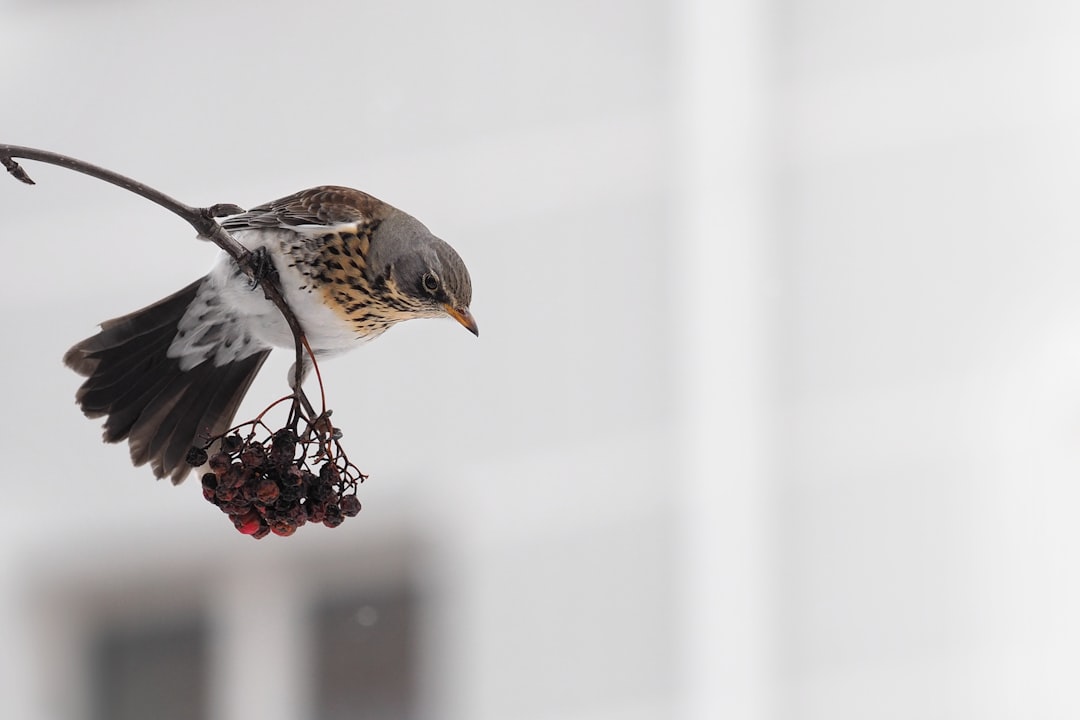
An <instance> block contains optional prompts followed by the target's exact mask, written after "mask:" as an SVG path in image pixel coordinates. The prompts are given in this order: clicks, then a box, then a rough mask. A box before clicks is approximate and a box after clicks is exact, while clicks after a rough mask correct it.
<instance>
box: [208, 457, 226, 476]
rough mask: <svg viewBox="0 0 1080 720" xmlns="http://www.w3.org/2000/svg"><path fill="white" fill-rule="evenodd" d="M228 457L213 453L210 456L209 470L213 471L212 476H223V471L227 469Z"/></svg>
mask: <svg viewBox="0 0 1080 720" xmlns="http://www.w3.org/2000/svg"><path fill="white" fill-rule="evenodd" d="M230 463H231V461H230V460H229V456H228V455H226V454H225V453H214V454H213V455H211V456H210V469H211V470H213V471H214V474H215V475H217V476H218V477H221V476H222V475H224V474H225V471H226V470H228V469H229V464H230Z"/></svg>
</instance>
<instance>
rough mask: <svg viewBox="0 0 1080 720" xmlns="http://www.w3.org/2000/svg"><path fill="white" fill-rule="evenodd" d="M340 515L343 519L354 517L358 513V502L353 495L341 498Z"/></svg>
mask: <svg viewBox="0 0 1080 720" xmlns="http://www.w3.org/2000/svg"><path fill="white" fill-rule="evenodd" d="M341 513H342V514H343V515H344V516H345V517H356V516H357V515H358V514H359V513H360V500H359V499H358V498H357V497H356V496H355V495H346V496H345V497H343V498H341Z"/></svg>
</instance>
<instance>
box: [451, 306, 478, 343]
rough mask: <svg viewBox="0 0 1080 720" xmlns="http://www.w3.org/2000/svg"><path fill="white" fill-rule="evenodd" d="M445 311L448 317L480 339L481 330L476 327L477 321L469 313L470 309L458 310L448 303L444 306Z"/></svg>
mask: <svg viewBox="0 0 1080 720" xmlns="http://www.w3.org/2000/svg"><path fill="white" fill-rule="evenodd" d="M443 310H445V311H446V314H447V315H449V316H450V317H452V318H454V319H455V320H457V321H458V322H459V323H461V324H462V326H464V328H465V329H466V330H468V331H469V332H471V333H472V334H473V335H475V336H477V337H480V328H478V327H477V326H476V319H475V318H474V317H473V316H472V313H470V312H469V308H456V307H454V306H453V305H450V304H449V303H447V304H445V305H443Z"/></svg>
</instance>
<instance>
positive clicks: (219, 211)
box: [0, 144, 315, 418]
mask: <svg viewBox="0 0 1080 720" xmlns="http://www.w3.org/2000/svg"><path fill="white" fill-rule="evenodd" d="M15 158H22V159H24V160H35V161H37V162H43V163H48V164H49V165H57V166H59V167H62V168H67V169H68V170H74V171H75V172H78V173H82V174H83V175H89V176H90V177H93V178H97V179H98V180H103V181H105V182H107V183H110V184H112V185H116V186H117V187H121V188H123V189H125V190H127V191H129V192H133V193H135V194H136V195H139V196H141V197H144V198H146V199H147V200H149V201H151V202H153V203H155V204H157V205H160V206H161V207H163V208H165V209H166V210H168V211H169V212H171V213H173V214H174V215H177V216H179V217H180V218H181V219H183V220H185V221H186V222H187V223H188V224H189V225H191V226H192V227H193V228H195V232H197V233H198V234H199V237H202V238H206V239H207V240H209V241H210V242H212V243H214V244H215V245H217V246H218V247H219V248H221V249H222V250H224V251H225V252H227V253H228V254H229V255H230V256H231V257H232V258H233V260H235V261H236V264H237V265H238V266H239V267H240V269H241V270H243V271H244V273H246V274H247V275H248V277H250V278H252V279H253V280H255V281H257V282H258V283H259V284H260V285H261V286H262V289H263V294H264V295H265V296H266V299H267V300H269V301H270V302H272V303H273V304H274V305H275V306H276V307H277V309H278V310H279V311H280V312H281V315H282V317H284V318H285V322H286V323H288V325H289V329H290V330H291V331H292V335H293V342H294V344H295V346H296V365H295V377H294V382H293V385H294V387H293V392H294V395H295V397H296V399H297V400H298V401H299V402H301V403H302V404H303V405H304V409H305V410H306V411H307V412H308V413H309V414H310V415H311V417H312V418H314V417H315V411H314V409H313V408H312V405H311V402H310V401H309V400H308V399H307V396H305V395H304V391H303V390H302V389H301V387H300V385H301V383H302V382H303V368H304V345H305V340H304V330H303V328H301V327H300V321H299V320H297V318H296V315H295V313H293V311H292V309H291V308H290V307H289V305H288V303H286V302H285V297H284V296H283V295H282V293H281V288H280V287H279V286H278V284H277V282H276V281H273V280H270V279H269V278H261V277H259V275H258V273H257V268H256V263H255V262H253V256H252V253H251V252H250V251H249V250H248V249H247V248H245V247H244V246H243V245H241V244H240V243H238V242H237V241H236V240H235V239H234V238H233V237H232V236H231V235H229V233H227V232H226V231H225V229H224V228H223V227H221V224H220V223H218V221H217V220H216V219H215V218H219V217H225V216H227V215H236V214H237V213H242V212H244V210H243V208H241V207H239V206H237V205H230V204H218V205H211V206H210V207H205V208H201V207H192V206H190V205H185V204H184V203H182V202H180V201H178V200H175V199H173V198H171V197H169V196H168V195H166V194H165V193H163V192H161V191H159V190H156V189H154V188H152V187H150V186H149V185H145V184H144V183H141V182H138V181H136V180H132V179H131V178H129V177H126V176H124V175H121V174H119V173H116V172H113V171H112V170H108V169H106V168H103V167H99V166H97V165H92V164H90V163H88V162H84V161H82V160H77V159H75V158H72V157H68V156H66V155H60V154H59V153H54V152H49V151H48V150H38V149H37V148H29V147H20V146H18V145H4V144H0V163H2V164H3V165H4V167H5V168H6V169H7V171H8V172H9V173H11V174H12V175H13V176H14V177H15V179H16V180H19V181H20V182H23V183H26V184H27V185H33V184H34V181H33V180H32V179H31V178H30V176H29V175H28V174H27V173H26V171H25V170H24V169H23V168H22V166H21V165H20V164H19V163H18V162H16V161H15ZM314 360H315V358H314V357H312V362H314Z"/></svg>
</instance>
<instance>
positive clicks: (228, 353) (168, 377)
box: [64, 185, 479, 484]
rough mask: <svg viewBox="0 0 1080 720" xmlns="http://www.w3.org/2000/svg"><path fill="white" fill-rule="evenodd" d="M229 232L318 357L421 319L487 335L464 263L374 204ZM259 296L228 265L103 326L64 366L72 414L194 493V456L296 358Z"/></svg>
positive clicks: (350, 204)
mask: <svg viewBox="0 0 1080 720" xmlns="http://www.w3.org/2000/svg"><path fill="white" fill-rule="evenodd" d="M237 209H238V210H239V209H240V208H237ZM221 226H222V227H223V228H224V229H225V230H226V231H227V232H228V233H229V234H230V235H231V236H232V237H233V238H234V239H236V241H237V242H239V243H240V244H241V245H243V246H244V247H245V248H246V249H247V250H249V251H251V252H253V253H258V254H259V256H260V261H261V262H265V263H267V264H269V265H270V266H271V267H270V268H267V270H272V272H273V273H276V277H277V282H278V283H279V287H280V289H281V292H282V295H283V296H284V299H285V301H286V303H287V304H288V306H289V308H290V309H291V310H292V312H293V314H294V315H295V316H296V318H297V320H298V321H299V324H300V327H301V329H302V331H303V333H304V336H305V338H306V340H307V342H308V344H309V345H310V347H311V349H312V351H313V353H314V355H315V357H316V358H323V357H332V356H335V355H339V354H341V353H343V352H346V351H348V350H351V349H353V348H355V347H357V346H358V345H360V344H362V343H364V342H366V341H369V340H372V339H374V338H376V337H378V336H379V335H382V334H383V333H384V332H385V331H386V330H388V329H389V328H390V327H392V326H393V325H395V324H397V323H399V322H403V321H405V320H410V319H413V318H439V317H449V318H452V319H454V320H456V321H457V322H458V323H460V324H461V325H462V326H464V327H465V328H466V329H467V330H469V331H470V332H471V333H472V334H473V335H477V336H478V335H479V330H478V328H477V324H476V320H475V319H474V318H473V316H472V313H471V311H470V308H469V306H470V304H471V302H472V281H471V279H470V277H469V271H468V269H467V268H466V267H465V263H464V262H463V261H462V259H461V257H460V256H459V255H458V253H457V252H456V251H455V250H454V249H453V248H452V247H450V245H449V244H447V243H446V242H444V241H443V240H441V239H439V238H438V237H436V236H435V235H433V234H432V233H431V231H430V230H428V228H427V227H425V226H424V225H423V224H422V223H421V222H420V221H418V220H417V219H416V218H414V217H412V216H411V215H409V214H407V213H405V212H403V211H401V210H398V209H397V208H395V207H392V206H391V205H389V204H387V203H385V202H383V201H381V200H378V199H377V198H375V197H373V196H371V195H369V194H367V193H365V192H362V191H360V190H354V189H351V188H347V187H340V186H333V185H324V186H319V187H315V188H311V189H308V190H303V191H300V192H297V193H295V194H293V195H289V196H288V197H284V198H281V199H278V200H274V201H272V202H269V203H266V204H263V205H260V206H258V207H255V208H253V209H251V210H248V211H246V212H242V213H239V214H235V215H232V216H229V217H226V218H224V219H223V220H222V221H221ZM270 276H272V275H268V277H270ZM256 285H257V282H253V281H252V279H251V278H249V277H248V276H247V275H246V274H245V273H244V272H243V271H242V270H241V268H240V267H239V265H238V264H237V263H236V262H235V261H234V260H233V259H232V258H231V257H230V256H229V255H228V254H226V253H224V252H222V253H221V255H220V257H219V258H218V259H217V260H216V262H215V264H214V265H213V267H212V268H211V270H210V272H209V273H208V274H207V275H205V276H204V277H202V278H200V279H198V280H196V281H195V282H193V283H191V284H189V285H187V286H186V287H184V288H182V289H181V290H179V291H177V292H175V293H173V294H172V295H169V296H168V297H166V298H164V299H162V300H159V301H158V302H156V303H153V304H152V305H148V306H147V307H144V308H142V309H140V310H136V311H135V312H132V313H130V314H127V315H124V316H121V317H117V318H114V319H111V320H106V321H105V322H103V323H101V325H100V327H101V331H100V332H98V333H97V334H95V335H93V336H91V337H88V338H86V339H85V340H82V341H81V342H79V343H76V344H75V345H74V346H73V347H72V348H71V349H70V350H68V351H67V353H65V355H64V363H65V364H66V365H67V366H68V367H69V368H71V369H72V370H74V371H75V372H76V373H78V374H79V375H81V376H83V377H85V378H86V380H85V381H84V382H83V383H82V385H81V386H80V387H79V388H78V390H77V392H76V395H75V400H76V404H77V405H78V406H79V407H80V408H81V409H82V412H83V413H84V414H85V415H86V416H87V417H89V418H102V417H104V418H105V422H104V433H103V438H104V441H105V442H108V443H119V442H122V441H124V440H127V442H128V445H129V449H130V452H131V460H132V463H133V464H134V465H135V466H141V465H145V464H147V463H149V464H150V467H151V469H152V470H153V473H154V475H155V476H156V477H158V478H165V477H168V478H169V479H170V480H171V481H172V482H173V483H174V484H178V483H180V482H181V481H183V480H184V478H185V477H186V476H187V474H188V473H189V471H190V470H191V469H192V468H191V467H190V466H189V465H188V463H187V462H185V458H186V456H187V453H188V451H189V450H190V449H191V447H192V446H193V445H194V444H196V443H197V442H199V441H200V439H206V438H211V437H215V436H218V435H220V434H221V433H223V432H225V431H226V430H228V429H229V427H230V424H231V423H232V421H233V416H234V415H235V414H236V412H237V409H238V408H239V406H240V403H241V401H242V400H243V399H244V396H245V394H246V393H247V391H248V388H249V387H250V385H251V383H252V381H253V380H254V379H255V376H256V375H257V374H258V372H259V369H260V368H261V367H262V365H263V363H264V362H265V361H266V358H267V356H268V355H269V354H270V351H271V350H272V349H273V348H290V349H294V347H295V345H294V337H293V334H292V331H291V330H290V328H289V326H288V324H287V322H286V321H285V319H284V317H283V316H282V314H281V312H280V311H279V310H278V309H277V307H276V306H275V305H273V304H272V303H271V302H270V301H269V300H267V299H266V297H265V295H264V294H263V292H262V290H261V289H260V288H258V287H256ZM294 369H295V366H294ZM290 377H294V376H293V374H292V373H290Z"/></svg>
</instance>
